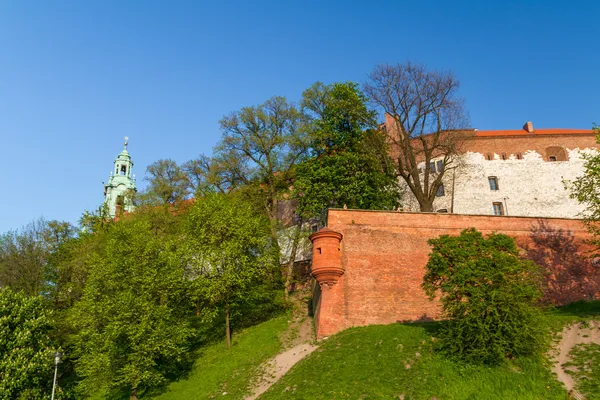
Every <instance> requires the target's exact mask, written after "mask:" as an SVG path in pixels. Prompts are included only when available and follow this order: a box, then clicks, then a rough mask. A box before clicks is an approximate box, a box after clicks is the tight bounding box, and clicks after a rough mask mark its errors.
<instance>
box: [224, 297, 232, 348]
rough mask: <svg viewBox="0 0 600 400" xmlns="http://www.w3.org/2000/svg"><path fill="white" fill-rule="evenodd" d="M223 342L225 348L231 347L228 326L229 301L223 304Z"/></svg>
mask: <svg viewBox="0 0 600 400" xmlns="http://www.w3.org/2000/svg"><path fill="white" fill-rule="evenodd" d="M225 342H226V343H227V350H229V349H230V348H231V329H230V327H229V303H226V304H225Z"/></svg>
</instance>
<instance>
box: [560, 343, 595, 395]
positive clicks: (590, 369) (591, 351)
mask: <svg viewBox="0 0 600 400" xmlns="http://www.w3.org/2000/svg"><path fill="white" fill-rule="evenodd" d="M569 355H570V356H571V360H572V361H571V362H568V363H567V364H566V366H572V367H574V371H570V370H568V371H567V372H568V373H570V374H571V375H573V377H574V378H575V381H576V382H577V385H576V389H577V390H579V392H580V393H581V394H583V395H584V396H585V398H586V399H589V400H599V399H600V345H598V344H594V343H588V344H578V345H577V346H575V347H574V348H573V350H571V352H570V353H569Z"/></svg>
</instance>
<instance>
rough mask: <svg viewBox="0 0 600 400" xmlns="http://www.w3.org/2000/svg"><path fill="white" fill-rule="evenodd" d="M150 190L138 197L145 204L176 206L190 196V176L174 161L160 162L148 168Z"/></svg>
mask: <svg viewBox="0 0 600 400" xmlns="http://www.w3.org/2000/svg"><path fill="white" fill-rule="evenodd" d="M146 174H147V176H146V178H145V179H146V181H148V188H147V189H146V191H145V192H144V193H143V194H142V195H140V196H138V199H139V200H141V201H142V202H144V203H150V204H162V205H166V204H174V203H176V202H178V201H181V200H184V199H186V198H187V197H188V196H189V194H190V181H189V179H188V175H187V174H186V173H185V171H183V169H182V168H181V167H180V166H179V165H177V163H176V162H175V161H173V160H170V159H166V160H158V161H155V162H153V163H152V164H150V165H149V166H148V167H147V168H146Z"/></svg>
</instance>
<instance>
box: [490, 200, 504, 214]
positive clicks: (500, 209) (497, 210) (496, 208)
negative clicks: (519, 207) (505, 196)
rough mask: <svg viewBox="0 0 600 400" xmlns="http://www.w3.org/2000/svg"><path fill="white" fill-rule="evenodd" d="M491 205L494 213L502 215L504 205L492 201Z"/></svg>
mask: <svg viewBox="0 0 600 400" xmlns="http://www.w3.org/2000/svg"><path fill="white" fill-rule="evenodd" d="M492 207H493V208H494V215H504V206H503V205H502V203H500V202H497V203H492Z"/></svg>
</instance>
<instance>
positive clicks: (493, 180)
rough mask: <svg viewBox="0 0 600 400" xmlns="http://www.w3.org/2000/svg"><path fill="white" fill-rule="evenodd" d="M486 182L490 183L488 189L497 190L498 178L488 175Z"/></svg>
mask: <svg viewBox="0 0 600 400" xmlns="http://www.w3.org/2000/svg"><path fill="white" fill-rule="evenodd" d="M488 182H489V183H490V190H499V189H500V188H499V187H498V178H496V177H495V176H488Z"/></svg>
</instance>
